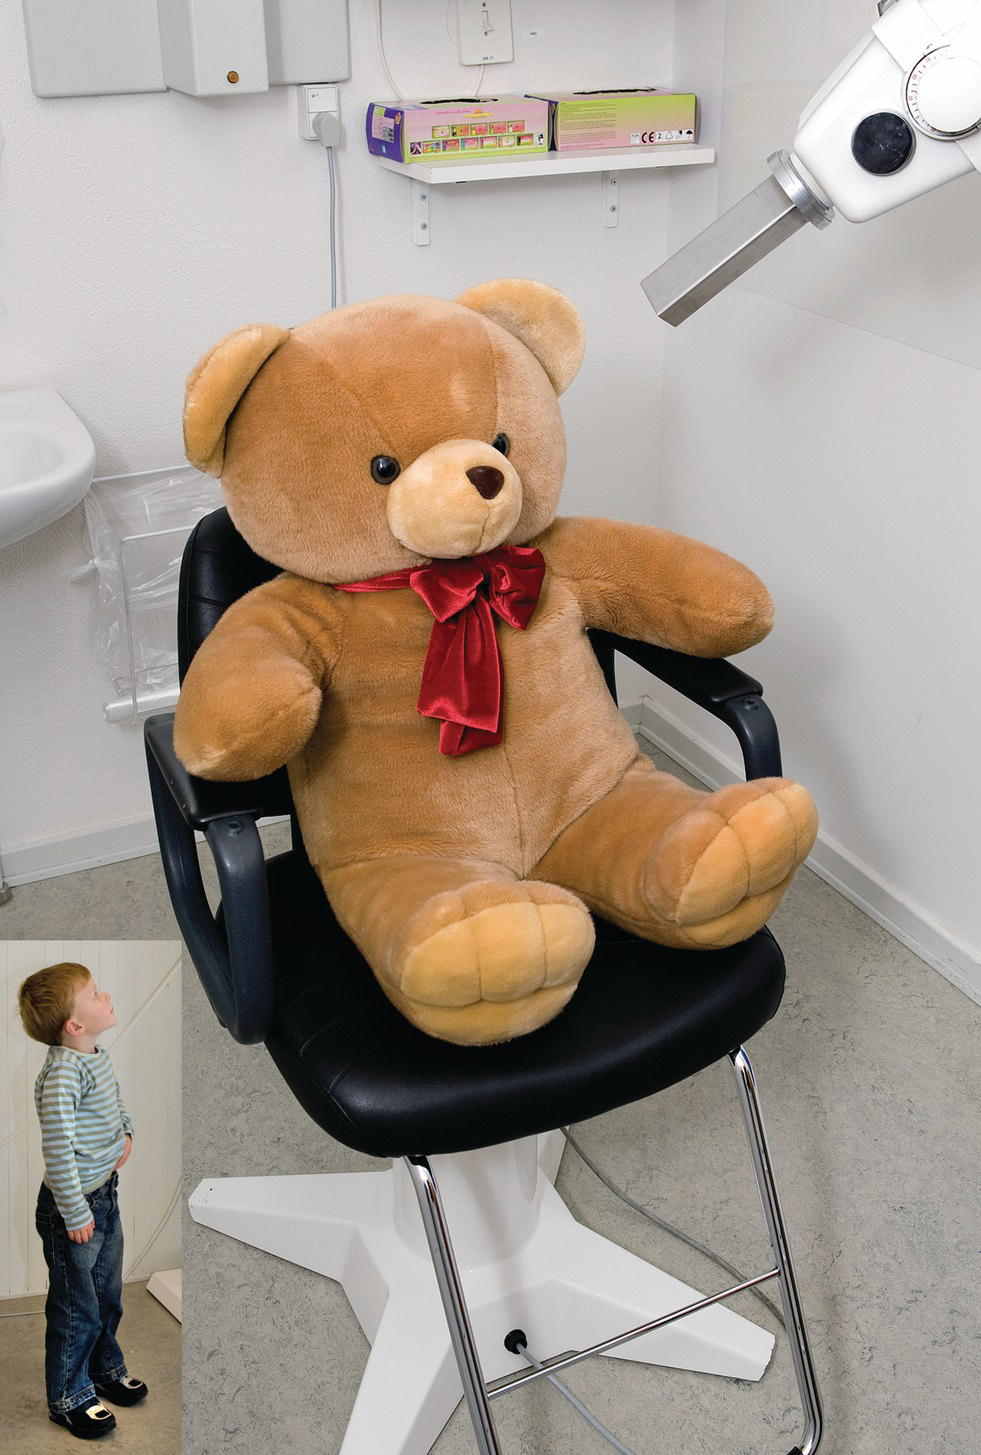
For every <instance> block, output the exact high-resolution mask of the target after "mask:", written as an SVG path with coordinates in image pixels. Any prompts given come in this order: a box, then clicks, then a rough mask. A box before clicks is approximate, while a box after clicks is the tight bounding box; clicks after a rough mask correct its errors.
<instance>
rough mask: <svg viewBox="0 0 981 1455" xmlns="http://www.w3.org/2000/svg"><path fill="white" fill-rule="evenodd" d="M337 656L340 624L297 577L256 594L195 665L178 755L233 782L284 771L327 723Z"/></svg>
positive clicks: (181, 708)
mask: <svg viewBox="0 0 981 1455" xmlns="http://www.w3.org/2000/svg"><path fill="white" fill-rule="evenodd" d="M295 584H296V585H297V586H299V587H300V591H301V593H302V583H295ZM291 598H292V599H291ZM337 655H338V651H337V634H336V631H335V630H334V629H333V624H332V623H331V622H329V621H325V620H324V619H323V616H322V615H321V614H320V613H319V612H318V611H316V610H311V609H310V606H309V604H308V603H305V602H304V601H303V599H302V595H301V596H300V598H299V599H297V592H296V591H295V590H291V589H290V583H289V581H288V580H284V579H283V578H279V579H277V581H274V582H270V583H269V584H268V586H262V587H259V588H257V590H255V591H252V592H250V593H249V594H248V596H245V597H243V598H242V599H241V601H238V602H236V603H235V605H234V606H232V607H230V608H229V610H228V611H227V612H226V613H225V615H224V616H223V617H222V618H221V620H220V621H219V623H218V625H217V626H216V627H215V628H214V630H213V631H212V632H211V633H210V634H209V635H208V637H207V638H206V639H205V641H204V642H203V643H202V645H201V647H200V649H199V650H198V652H197V654H196V655H195V657H194V660H193V662H192V663H191V666H190V668H189V670H188V672H187V675H186V677H185V679H184V683H183V686H182V688H181V695H180V700H179V702H178V704H177V712H176V716H175V720H174V747H175V750H176V752H177V756H178V757H179V758H180V760H181V762H182V763H183V764H184V766H185V767H186V768H187V769H188V770H189V771H190V772H192V773H196V774H197V775H198V776H199V777H201V778H214V779H221V780H225V781H247V780H251V779H255V778H262V777H264V776H265V774H267V773H272V772H273V771H274V770H275V769H277V768H280V767H282V766H283V764H284V763H287V762H289V760H290V759H291V758H292V757H294V756H295V755H296V754H297V753H298V752H300V750H301V749H302V748H303V747H304V745H305V744H306V742H307V741H308V739H309V738H310V735H311V733H312V732H313V730H314V727H315V726H316V724H317V721H318V719H319V717H320V713H321V709H322V701H323V694H324V692H325V690H326V688H327V686H328V684H329V681H330V675H331V670H332V667H333V664H334V661H335V660H336V657H337Z"/></svg>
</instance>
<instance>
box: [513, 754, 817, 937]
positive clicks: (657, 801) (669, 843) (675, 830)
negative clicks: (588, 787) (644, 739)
mask: <svg viewBox="0 0 981 1455" xmlns="http://www.w3.org/2000/svg"><path fill="white" fill-rule="evenodd" d="M816 834H817V813H816V811H815V808H814V804H813V801H812V799H811V796H810V794H809V793H808V792H807V789H806V788H802V787H801V786H800V784H797V783H793V782H791V781H790V780H789V779H786V778H757V779H753V780H752V781H751V782H749V783H736V784H733V785H731V786H730V787H728V788H721V789H719V790H718V791H717V792H715V793H707V792H704V791H701V790H699V789H694V788H689V787H688V785H687V784H684V783H682V782H681V781H680V780H679V779H677V778H675V777H673V776H672V775H671V774H669V773H662V772H659V771H658V770H657V769H656V768H655V767H654V765H653V764H652V763H651V762H650V760H649V759H647V758H645V757H644V756H643V755H638V758H637V760H636V761H635V762H634V763H633V764H631V766H630V768H629V769H628V770H627V772H626V774H625V775H624V777H623V778H622V779H621V780H620V782H619V783H618V784H617V785H616V787H615V788H613V789H611V791H610V792H609V793H608V794H606V796H605V797H604V798H601V799H600V800H599V801H598V802H597V803H594V804H593V805H592V807H591V808H589V809H587V811H586V812H585V813H583V814H581V815H580V817H579V818H577V819H576V820H575V821H574V822H573V823H572V824H570V825H569V827H568V828H566V829H565V830H563V832H562V833H561V834H559V836H558V837H557V839H556V840H555V842H554V843H553V844H552V846H551V848H550V849H549V850H548V851H547V852H546V853H545V854H544V855H543V857H542V859H541V860H540V861H539V862H538V864H536V865H535V866H534V868H533V870H532V871H531V872H532V873H533V874H535V875H536V877H538V878H541V879H547V880H550V881H551V882H553V883H556V884H563V885H565V886H566V887H567V888H569V889H572V890H573V891H574V892H575V893H576V894H579V895H580V896H581V897H582V899H583V900H584V901H585V903H586V904H588V905H589V906H590V908H592V909H595V910H596V912H597V913H598V914H601V915H603V916H604V918H607V919H611V920H613V921H614V922H615V923H617V924H621V925H623V926H624V927H625V928H626V929H630V930H632V931H633V932H634V933H635V934H638V935H641V936H643V937H644V938H645V939H650V940H656V941H657V942H658V943H659V944H662V945H674V946H679V947H685V948H690V949H720V948H722V947H723V946H726V945H734V944H737V943H738V942H739V941H740V940H744V939H747V938H748V937H749V936H750V935H751V934H754V933H755V932H756V930H758V929H759V928H760V927H761V926H762V925H763V924H765V922H766V921H767V919H769V917H770V915H771V914H772V913H773V911H774V910H775V909H776V907H777V905H778V904H779V902H780V899H781V897H782V895H783V893H784V890H785V889H786V888H787V885H788V884H789V883H790V880H791V878H792V877H793V873H794V871H795V869H797V867H798V865H800V864H801V863H802V862H803V861H804V859H805V858H806V857H807V855H808V853H809V852H810V850H811V847H812V845H813V843H814V839H815V836H816Z"/></svg>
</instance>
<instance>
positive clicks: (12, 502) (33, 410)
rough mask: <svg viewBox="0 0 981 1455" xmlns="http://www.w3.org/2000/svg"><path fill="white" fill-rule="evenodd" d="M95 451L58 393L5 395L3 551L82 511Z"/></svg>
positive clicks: (0, 423)
mask: <svg viewBox="0 0 981 1455" xmlns="http://www.w3.org/2000/svg"><path fill="white" fill-rule="evenodd" d="M94 471H95V445H94V444H93V443H92V438H91V436H90V434H89V432H88V430H87V429H86V428H85V426H84V424H83V423H82V421H81V420H80V419H79V418H78V415H77V414H75V413H74V411H73V410H71V409H70V408H69V406H68V405H67V404H66V403H65V401H64V400H63V399H62V397H61V395H60V394H58V393H56V392H55V390H54V389H11V390H5V391H0V546H10V545H13V544H14V542H15V541H22V540H23V539H24V538H25V536H29V535H33V533H34V532H35V531H36V530H41V529H42V528H43V527H44V526H46V525H50V524H51V522H52V521H54V520H57V519H58V517H59V516H62V515H64V514H65V513H66V512H67V511H69V510H71V509H72V507H73V506H75V505H77V504H78V502H79V501H80V500H81V498H82V496H83V495H84V494H85V492H86V491H87V490H88V488H89V486H90V485H91V484H92V476H93V473H94Z"/></svg>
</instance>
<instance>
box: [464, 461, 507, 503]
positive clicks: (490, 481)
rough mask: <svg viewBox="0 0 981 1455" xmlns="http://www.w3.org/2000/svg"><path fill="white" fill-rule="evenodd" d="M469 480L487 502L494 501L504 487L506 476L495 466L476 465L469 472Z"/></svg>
mask: <svg viewBox="0 0 981 1455" xmlns="http://www.w3.org/2000/svg"><path fill="white" fill-rule="evenodd" d="M467 479H468V480H469V481H470V482H471V484H473V485H476V487H477V489H478V490H479V491H480V494H481V495H482V496H483V497H484V499H485V500H493V499H494V496H495V495H499V494H500V493H501V489H502V487H503V485H504V476H503V475H502V474H501V472H500V470H497V469H495V468H494V466H493V465H475V466H474V467H473V469H472V470H468V471H467Z"/></svg>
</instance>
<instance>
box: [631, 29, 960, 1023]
mask: <svg viewBox="0 0 981 1455" xmlns="http://www.w3.org/2000/svg"><path fill="white" fill-rule="evenodd" d="M700 10H701V12H702V14H701V15H700V17H699V19H698V20H697V21H696V20H693V19H692V17H691V16H689V17H688V18H687V19H684V20H682V19H679V46H680V47H682V48H683V47H685V46H694V45H695V44H696V43H698V42H702V41H703V38H704V34H705V28H704V23H705V13H706V12H708V11H711V12H712V15H711V27H710V28H711V30H712V32H713V33H714V34H715V36H716V50H717V53H721V54H724V89H723V94H722V114H721V142H720V146H721V151H720V163H719V166H718V167H717V168H713V169H712V174H711V175H712V184H713V185H714V187H715V188H716V189H717V195H716V196H714V197H713V196H711V195H710V194H709V192H708V190H707V189H708V185H709V184H708V182H707V180H706V178H699V179H698V182H697V184H696V185H695V186H692V187H688V188H687V190H685V191H682V189H681V184H680V181H679V182H676V183H675V184H674V194H675V198H676V201H677V202H678V205H679V214H678V216H677V217H676V219H675V223H674V226H673V227H672V230H671V236H672V244H673V245H677V244H678V243H680V242H681V241H683V240H684V239H685V238H687V237H689V236H691V235H693V233H694V232H696V231H697V230H698V229H699V228H700V227H702V226H704V225H705V224H706V223H707V222H709V221H710V220H711V219H712V218H714V217H715V216H716V215H717V213H718V212H720V211H722V210H724V209H725V208H727V207H729V206H731V205H732V204H733V203H734V202H736V201H738V199H739V198H740V197H741V196H743V195H744V194H745V193H746V192H747V191H749V190H750V189H751V188H752V187H754V186H756V185H757V183H758V182H759V181H761V180H762V178H763V177H764V176H765V175H766V166H765V158H766V156H767V155H768V154H769V153H770V152H772V151H774V150H776V148H777V147H779V146H789V145H790V143H791V142H792V140H793V135H794V132H795V129H796V120H797V117H798V115H799V113H800V111H801V110H802V108H803V106H804V104H805V103H806V102H807V100H808V99H809V97H810V96H811V95H812V94H813V92H814V91H816V90H817V88H818V85H819V83H820V82H821V81H822V80H823V79H824V77H825V76H826V75H827V74H828V73H829V72H830V71H831V70H832V69H833V67H834V65H835V64H836V63H837V61H838V60H839V59H840V58H841V57H842V56H843V55H845V54H846V52H847V51H848V50H849V49H850V48H851V47H852V45H853V44H854V43H855V42H856V41H857V40H858V39H859V38H860V37H861V35H862V34H863V33H864V32H865V31H866V30H867V29H868V27H869V25H870V23H871V19H873V18H874V15H871V16H870V14H868V13H866V9H864V8H859V9H858V10H856V8H855V7H854V5H853V4H851V3H850V0H832V3H828V4H822V5H821V6H819V7H808V6H799V5H798V6H792V7H789V8H788V7H785V6H784V5H783V4H782V3H781V0H707V3H706V0H703V3H702V5H701V7H700ZM679 17H681V11H679ZM720 35H721V37H722V40H723V45H722V46H721V47H720V46H719V45H718V39H719V37H720ZM682 209H684V211H682ZM979 229H981V185H979V184H978V180H977V178H976V177H967V178H965V179H962V180H961V181H958V182H955V183H953V184H951V185H950V186H948V187H947V188H945V189H943V190H941V191H940V192H935V193H933V194H931V195H930V196H928V197H925V198H921V199H919V200H918V201H917V202H915V203H912V204H910V205H908V206H907V207H905V208H901V209H899V210H898V211H896V212H893V213H890V214H887V215H886V216H885V217H882V218H880V219H877V220H875V221H873V222H869V223H865V224H862V225H860V226H856V225H852V224H850V223H848V222H846V221H844V220H843V219H840V218H839V219H836V221H835V222H834V223H833V224H832V226H831V227H830V229H828V230H826V231H824V232H818V231H817V230H816V229H814V228H810V227H808V228H805V229H804V230H803V231H801V232H799V233H798V234H797V235H796V236H795V237H794V238H793V239H791V240H790V241H789V242H787V243H785V244H784V246H783V247H782V248H780V249H778V250H777V251H776V252H775V253H773V254H772V255H771V256H770V258H768V259H766V260H764V262H762V263H760V264H758V265H757V266H756V267H755V268H754V269H752V270H751V271H750V272H749V273H747V274H745V275H744V276H743V278H742V279H741V280H740V281H739V282H738V283H737V284H735V285H733V286H731V287H730V288H729V289H728V290H726V291H725V292H724V293H723V294H721V295H720V296H719V297H718V298H717V299H715V300H714V301H713V302H712V303H711V304H709V305H707V306H706V307H704V308H703V309H702V310H701V311H700V312H699V313H697V314H695V315H694V316H693V317H692V318H691V319H690V320H689V321H688V322H687V323H685V324H683V325H681V327H680V328H678V329H677V330H673V331H671V333H670V336H669V340H668V347H667V352H666V362H665V372H664V393H663V396H662V418H663V429H664V435H663V446H664V456H663V461H662V474H661V482H662V490H661V494H660V500H659V508H660V514H661V518H662V520H663V522H664V523H665V524H666V525H668V526H671V527H673V528H675V529H678V530H683V531H686V532H688V533H689V534H692V535H702V536H706V537H710V538H711V537H714V538H715V539H716V540H718V541H720V542H722V543H724V544H725V549H727V550H730V551H732V553H733V554H735V555H738V556H740V557H742V558H743V559H744V560H746V561H747V562H749V563H750V564H752V565H753V566H754V567H755V568H756V569H757V570H758V571H759V573H760V575H762V576H763V578H764V579H765V580H766V581H767V582H768V584H769V585H770V587H771V589H772V591H773V593H774V596H775V598H776V601H777V608H778V612H777V622H776V628H775V631H774V633H773V635H772V637H771V638H770V639H769V640H768V641H767V642H766V643H764V644H763V645H762V646H761V647H759V648H757V649H755V650H754V651H753V652H751V653H749V654H748V655H747V656H746V657H745V658H744V659H743V660H744V663H745V665H746V666H747V668H748V670H749V671H751V672H755V673H756V674H757V675H758V676H760V677H761V678H762V680H763V681H764V682H765V683H766V684H767V689H768V692H767V695H768V698H769V700H770V701H771V703H772V704H773V706H774V708H775V710H776V712H777V714H778V717H779V721H780V724H781V728H782V731H783V737H784V742H785V749H786V752H785V767H786V769H787V771H788V772H790V773H792V774H793V775H794V776H796V777H798V778H800V779H801V780H802V781H803V782H805V783H806V784H807V785H808V786H809V787H810V788H811V789H812V791H813V793H814V794H815V797H816V799H817V801H818V804H819V807H820V809H821V814H822V824H823V832H822V838H823V844H822V847H821V848H820V849H819V858H820V859H821V863H822V864H823V867H824V868H825V870H826V871H827V872H828V875H829V877H831V878H832V879H835V878H837V879H840V880H841V881H842V882H843V883H844V884H845V885H846V887H847V888H848V889H849V890H850V892H852V893H854V894H855V895H856V897H858V898H859V899H860V900H862V901H864V902H865V903H866V906H867V907H869V908H871V909H872V910H873V912H876V913H877V914H878V917H879V918H881V919H882V921H883V922H884V923H889V924H891V926H892V927H893V928H898V929H899V930H900V932H901V933H903V935H904V937H905V938H907V939H908V940H909V941H910V943H913V944H914V947H916V948H919V949H920V950H921V953H926V954H927V955H928V957H929V958H931V960H932V961H933V963H935V964H937V965H938V967H939V968H942V969H944V970H945V973H948V974H949V975H950V977H951V978H952V979H954V980H955V981H957V982H958V983H960V984H961V985H962V986H963V987H964V988H966V989H968V990H969V991H970V992H971V993H973V994H974V995H975V997H976V998H979V999H981V964H979V962H981V896H979V894H978V868H979V853H978V845H977V836H976V834H977V821H978V811H979V809H981V789H979V786H978V772H977V743H978V727H979V720H981V685H979V677H978V671H977V663H978V661H979V659H981V630H979V611H978V585H977V583H978V559H979V554H978V553H979V541H981V491H979V489H978V484H977V467H976V460H977V453H978V437H979V436H978V428H979V420H981V374H979V373H978V368H979V366H981V343H979V339H981V263H979V260H978V252H977V238H978V235H979ZM652 696H653V698H654V700H655V701H656V702H657V703H658V704H659V705H660V706H661V707H662V708H663V707H667V709H668V712H669V713H670V714H672V715H673V717H674V718H675V720H676V723H678V724H680V725H681V726H682V728H683V730H685V731H687V732H688V733H689V734H693V733H694V734H696V735H697V737H698V738H699V739H700V741H701V747H702V749H706V750H707V751H708V753H709V755H710V756H712V755H719V754H724V755H729V754H730V753H731V748H730V743H731V739H728V737H727V734H726V732H725V730H724V729H723V728H721V727H719V726H718V725H717V724H714V723H709V725H708V727H706V725H705V722H704V720H703V719H701V718H700V717H698V716H696V715H695V714H694V713H693V712H692V711H690V710H689V709H688V708H687V705H686V704H682V703H681V702H680V701H679V700H678V699H676V698H675V697H674V694H669V693H667V692H666V691H665V692H658V691H655V692H654V693H653V694H652ZM822 855H823V858H822V857H821V856H822Z"/></svg>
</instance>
